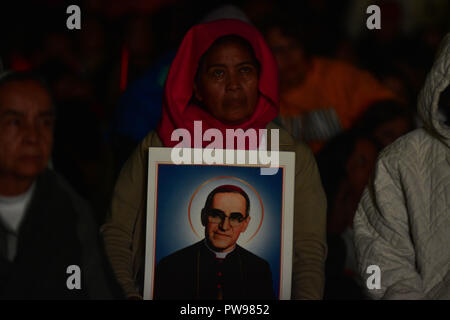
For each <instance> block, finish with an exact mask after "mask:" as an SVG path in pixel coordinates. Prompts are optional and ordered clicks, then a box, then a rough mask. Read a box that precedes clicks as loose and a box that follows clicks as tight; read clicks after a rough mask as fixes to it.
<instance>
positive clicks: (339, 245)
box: [317, 129, 379, 299]
mask: <svg viewBox="0 0 450 320" xmlns="http://www.w3.org/2000/svg"><path fill="white" fill-rule="evenodd" d="M378 151H379V149H378V146H377V143H375V142H374V141H373V140H372V139H370V138H369V137H365V136H364V135H362V133H361V132H359V131H357V130H356V129H352V130H350V131H347V132H343V133H341V134H339V135H337V136H336V137H334V138H332V139H331V140H330V141H328V142H327V143H326V144H325V146H324V147H323V148H322V150H321V151H320V152H319V153H318V155H317V165H318V167H319V172H320V175H321V178H322V184H323V186H324V189H325V193H326V195H327V199H328V210H327V242H328V259H327V263H326V282H325V283H326V285H325V297H324V298H325V299H361V298H363V297H364V295H363V290H362V289H361V288H360V284H359V281H358V277H357V266H356V258H355V253H354V247H353V243H352V235H353V217H354V213H355V211H356V209H357V206H358V202H359V199H360V198H361V194H362V192H363V190H364V187H365V186H366V184H367V182H368V180H369V177H370V175H371V174H372V172H373V167H374V164H375V160H376V157H377V154H378Z"/></svg>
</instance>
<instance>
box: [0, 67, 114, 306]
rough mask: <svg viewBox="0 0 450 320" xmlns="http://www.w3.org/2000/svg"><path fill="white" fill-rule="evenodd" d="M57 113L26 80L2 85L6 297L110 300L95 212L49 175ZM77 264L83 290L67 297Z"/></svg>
mask: <svg viewBox="0 0 450 320" xmlns="http://www.w3.org/2000/svg"><path fill="white" fill-rule="evenodd" d="M54 120H55V110H54V106H53V103H52V99H51V97H50V95H49V92H48V90H47V89H46V87H45V85H44V84H43V83H42V82H41V81H40V80H39V79H38V78H37V77H35V76H33V75H30V74H27V73H9V74H5V75H3V76H2V77H1V78H0V297H2V298H5V299H88V298H91V299H92V298H93V299H98V298H110V297H111V295H110V291H109V287H108V285H107V282H106V281H107V280H106V277H105V274H104V266H103V260H102V255H101V253H100V249H99V239H98V236H97V229H96V227H95V224H94V221H93V218H92V212H91V210H90V208H89V206H88V205H87V204H86V203H85V202H84V200H83V199H82V198H80V197H79V196H78V195H77V194H76V193H75V192H74V191H73V190H72V188H71V187H70V186H69V185H68V184H67V183H66V182H65V181H64V179H63V178H62V177H60V176H59V175H58V174H57V173H55V172H54V171H53V170H50V169H48V168H47V163H48V162H49V159H50V155H51V152H52V146H53V140H54V137H53V128H54ZM71 265H76V266H79V267H80V269H81V279H80V280H81V289H80V290H69V289H68V287H67V284H66V282H67V281H68V277H69V275H70V274H67V273H66V271H67V268H68V267H69V266H71Z"/></svg>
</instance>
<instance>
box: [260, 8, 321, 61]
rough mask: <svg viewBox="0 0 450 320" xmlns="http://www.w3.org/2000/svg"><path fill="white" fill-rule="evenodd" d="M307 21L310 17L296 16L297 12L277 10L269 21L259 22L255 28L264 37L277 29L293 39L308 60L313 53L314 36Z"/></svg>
mask: <svg viewBox="0 0 450 320" xmlns="http://www.w3.org/2000/svg"><path fill="white" fill-rule="evenodd" d="M309 19H310V17H305V16H298V11H296V12H295V13H294V12H286V11H280V10H277V11H276V12H274V13H273V14H272V15H271V17H270V19H264V20H263V21H261V22H259V23H258V25H257V27H258V29H259V30H260V31H261V33H262V34H263V35H264V36H265V37H267V34H268V32H269V31H270V30H272V29H274V28H279V29H280V32H281V34H282V35H284V36H286V37H289V38H292V39H294V40H295V42H296V44H297V45H298V46H299V47H300V48H301V49H302V51H303V54H304V56H305V57H307V58H309V57H310V56H311V54H312V51H313V49H312V47H313V45H312V44H313V42H314V38H313V37H314V36H316V35H314V34H312V33H311V28H310V27H309V24H310V22H309Z"/></svg>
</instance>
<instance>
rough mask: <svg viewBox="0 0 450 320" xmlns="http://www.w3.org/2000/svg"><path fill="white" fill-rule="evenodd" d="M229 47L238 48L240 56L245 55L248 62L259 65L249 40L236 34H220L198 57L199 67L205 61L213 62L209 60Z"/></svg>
mask: <svg viewBox="0 0 450 320" xmlns="http://www.w3.org/2000/svg"><path fill="white" fill-rule="evenodd" d="M230 49H235V50H239V51H240V52H241V55H242V56H247V57H248V58H247V59H248V60H250V62H252V63H254V64H255V65H258V66H259V61H258V59H257V58H256V55H255V51H254V49H253V47H252V45H251V44H250V42H249V41H247V40H246V39H244V38H242V37H240V36H238V35H234V34H233V35H226V36H222V37H220V38H218V39H216V40H215V41H214V42H213V43H212V44H211V46H210V47H209V48H208V49H207V50H206V51H205V53H204V54H203V55H202V56H201V57H200V60H199V64H198V65H199V69H200V68H201V67H203V66H204V64H205V62H207V63H214V61H211V60H213V59H214V58H215V57H217V56H219V55H221V54H223V53H224V52H226V51H227V50H230Z"/></svg>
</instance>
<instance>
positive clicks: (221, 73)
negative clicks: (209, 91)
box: [213, 70, 224, 78]
mask: <svg viewBox="0 0 450 320" xmlns="http://www.w3.org/2000/svg"><path fill="white" fill-rule="evenodd" d="M223 74H224V72H223V70H214V71H213V75H214V76H215V77H217V78H220V77H222V76H223Z"/></svg>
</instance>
